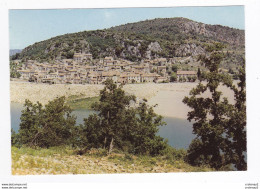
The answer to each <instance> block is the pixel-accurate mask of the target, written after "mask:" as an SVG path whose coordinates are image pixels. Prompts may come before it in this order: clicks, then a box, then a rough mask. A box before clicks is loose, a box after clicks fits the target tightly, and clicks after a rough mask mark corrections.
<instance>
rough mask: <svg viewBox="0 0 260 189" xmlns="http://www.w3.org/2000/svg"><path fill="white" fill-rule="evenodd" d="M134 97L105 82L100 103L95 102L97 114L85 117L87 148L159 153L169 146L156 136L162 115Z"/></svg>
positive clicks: (161, 123)
mask: <svg viewBox="0 0 260 189" xmlns="http://www.w3.org/2000/svg"><path fill="white" fill-rule="evenodd" d="M131 104H135V96H128V95H126V94H125V92H124V91H123V89H122V86H119V87H118V86H117V85H116V84H114V83H113V82H112V80H107V81H106V82H105V88H104V89H103V90H102V91H101V92H100V102H99V103H96V104H94V106H93V107H94V109H95V110H96V111H98V113H97V114H93V115H90V116H89V117H88V118H87V119H84V125H82V126H81V127H82V130H83V133H84V135H83V137H84V139H83V141H85V143H84V145H86V146H87V147H89V148H91V147H95V148H100V147H101V148H106V149H107V150H108V153H110V152H111V151H112V150H113V147H116V148H119V149H122V150H124V151H128V152H130V153H135V154H136V153H138V154H150V155H156V154H160V153H162V151H163V150H164V149H165V148H166V146H167V145H166V142H165V141H164V140H163V138H161V137H159V136H157V135H156V133H157V131H158V126H160V125H163V124H164V123H163V122H162V117H161V116H158V115H157V114H155V113H154V111H153V107H150V106H148V105H147V104H146V101H145V100H144V101H143V102H142V103H140V105H139V106H138V107H133V106H131Z"/></svg>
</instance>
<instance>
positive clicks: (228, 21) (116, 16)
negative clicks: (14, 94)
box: [9, 6, 245, 49]
mask: <svg viewBox="0 0 260 189" xmlns="http://www.w3.org/2000/svg"><path fill="white" fill-rule="evenodd" d="M170 17H185V18H189V19H191V20H194V21H198V22H203V23H206V24H220V25H224V26H229V27H233V28H238V29H244V28H245V23H244V7H243V6H223V7H173V8H113V9H112V8H111V9H107V8H106V9H52V10H9V33H10V35H9V37H10V49H22V48H25V47H26V46H28V45H32V44H34V43H35V42H39V41H42V40H46V39H49V38H51V37H55V36H57V35H62V34H66V33H73V32H79V31H84V30H96V29H104V28H109V27H111V26H117V25H121V24H125V23H131V22H137V21H141V20H146V19H153V18H170Z"/></svg>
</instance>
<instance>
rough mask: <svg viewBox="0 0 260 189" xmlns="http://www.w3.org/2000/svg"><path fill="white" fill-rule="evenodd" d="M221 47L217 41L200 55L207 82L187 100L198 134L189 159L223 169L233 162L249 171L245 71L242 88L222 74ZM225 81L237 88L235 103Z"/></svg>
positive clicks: (198, 87) (241, 78)
mask: <svg viewBox="0 0 260 189" xmlns="http://www.w3.org/2000/svg"><path fill="white" fill-rule="evenodd" d="M221 49H222V46H221V45H220V44H216V45H215V46H212V47H210V48H209V49H208V51H209V54H208V55H205V56H200V60H201V61H202V62H203V63H204V64H205V67H206V68H208V70H209V72H207V73H203V74H202V75H201V77H200V81H202V82H204V83H202V82H200V83H199V84H198V85H197V87H196V88H194V89H192V90H191V91H190V95H191V96H190V97H185V98H184V99H183V102H184V103H185V104H187V105H188V106H189V107H190V108H192V111H190V112H189V113H188V120H189V121H191V120H194V121H195V123H194V124H193V133H194V134H196V138H195V139H194V140H193V141H192V143H191V144H190V147H189V149H188V155H187V160H188V162H189V163H190V164H192V165H203V164H207V165H210V166H211V167H213V168H216V169H223V168H227V167H229V166H230V165H231V164H233V165H234V166H235V167H236V168H237V169H238V170H246V162H245V157H244V153H245V152H246V128H245V126H246V106H245V100H246V99H245V72H244V69H242V70H241V74H240V83H238V87H236V86H235V85H234V84H233V82H232V80H231V78H230V77H229V76H228V75H223V74H220V73H219V72H218V69H219V65H220V63H221V61H222V59H223V55H222V53H221ZM222 84H223V85H225V86H226V87H228V88H229V89H230V90H233V91H234V93H235V96H234V99H235V105H232V104H230V103H229V101H228V99H227V98H225V97H223V96H222V92H221V91H219V90H218V87H219V86H220V85H222ZM206 91H207V92H209V93H210V96H209V97H205V95H204V96H203V94H204V93H206Z"/></svg>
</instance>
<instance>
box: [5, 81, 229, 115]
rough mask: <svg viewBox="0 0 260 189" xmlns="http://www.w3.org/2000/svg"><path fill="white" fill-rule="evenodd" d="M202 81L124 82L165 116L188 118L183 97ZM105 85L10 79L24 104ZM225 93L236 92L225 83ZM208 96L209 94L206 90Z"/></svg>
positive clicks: (14, 95) (90, 92)
mask: <svg viewBox="0 0 260 189" xmlns="http://www.w3.org/2000/svg"><path fill="white" fill-rule="evenodd" d="M197 84H198V83H196V82H194V83H189V82H186V83H162V84H158V83H140V84H128V85H124V87H123V89H124V90H125V92H126V94H130V95H135V96H136V97H137V101H139V100H141V99H143V98H145V99H147V100H148V104H149V105H156V104H157V106H156V107H155V108H154V110H155V112H156V113H157V114H159V115H162V116H164V117H172V118H181V119H187V114H188V112H189V111H190V110H191V109H190V108H189V107H188V106H187V105H185V104H184V103H183V102H182V100H183V98H184V97H185V96H189V92H190V90H191V89H192V88H194V87H196V85H197ZM103 88H104V85H91V84H86V85H80V84H53V85H49V84H43V83H29V82H18V81H11V82H10V97H11V102H14V103H21V104H24V102H25V100H26V99H29V100H30V101H32V102H33V103H36V102H37V101H39V102H40V103H42V104H43V105H45V104H47V103H48V101H50V100H53V99H55V98H56V97H61V96H65V97H66V98H69V97H71V96H74V97H76V98H79V99H81V98H89V97H91V98H92V97H97V96H99V93H100V90H102V89H103ZM220 89H221V91H223V94H224V96H226V97H228V99H231V103H232V95H233V93H232V92H230V90H228V89H227V88H226V87H223V86H221V87H220ZM206 96H207V94H206Z"/></svg>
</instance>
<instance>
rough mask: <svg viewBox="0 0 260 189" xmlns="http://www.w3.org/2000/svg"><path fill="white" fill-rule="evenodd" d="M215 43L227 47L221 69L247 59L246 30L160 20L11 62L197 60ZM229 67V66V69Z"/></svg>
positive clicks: (54, 42) (91, 34) (39, 46)
mask: <svg viewBox="0 0 260 189" xmlns="http://www.w3.org/2000/svg"><path fill="white" fill-rule="evenodd" d="M214 42H222V43H224V44H225V49H224V53H226V55H227V56H226V57H227V58H226V60H225V61H224V62H223V65H222V67H224V68H230V67H237V66H239V64H240V63H239V62H241V60H242V59H243V57H244V48H245V45H244V43H245V34H244V30H238V29H233V28H229V27H224V26H220V25H207V24H203V23H199V22H195V21H192V20H189V19H186V18H160V19H153V20H146V21H141V22H137V23H130V24H125V25H121V26H117V27H112V28H109V29H104V30H95V31H83V32H78V33H71V34H65V35H61V36H57V37H53V38H51V39H48V40H45V41H41V42H37V43H35V44H33V45H30V46H28V47H26V48H25V49H24V50H23V51H22V52H21V53H20V54H16V55H14V56H13V57H12V59H23V60H26V59H32V60H39V61H48V62H52V61H53V60H55V59H67V58H73V55H74V53H75V52H88V53H91V54H92V55H93V58H94V59H98V58H103V57H105V56H113V57H114V58H123V59H128V60H131V61H141V60H142V59H153V58H157V57H164V58H173V57H196V56H197V55H199V54H203V53H205V50H206V48H207V47H208V45H210V44H212V43H214ZM227 65H229V66H227Z"/></svg>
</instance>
